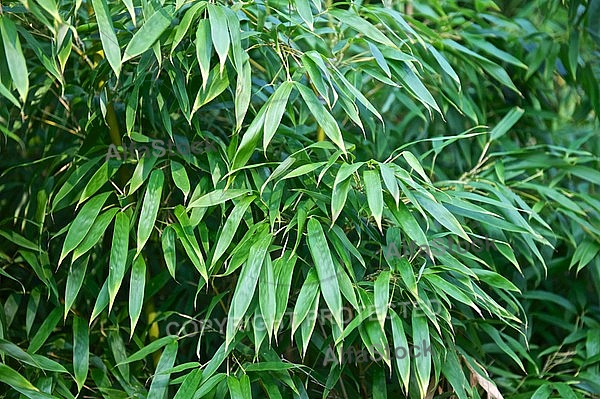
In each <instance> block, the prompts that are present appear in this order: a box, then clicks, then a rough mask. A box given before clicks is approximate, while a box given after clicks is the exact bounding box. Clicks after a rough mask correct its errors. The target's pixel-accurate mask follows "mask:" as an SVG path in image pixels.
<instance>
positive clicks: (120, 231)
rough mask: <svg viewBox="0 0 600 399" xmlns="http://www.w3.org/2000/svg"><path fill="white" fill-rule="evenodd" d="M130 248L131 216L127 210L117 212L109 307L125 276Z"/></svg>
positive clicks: (111, 252) (111, 258)
mask: <svg viewBox="0 0 600 399" xmlns="http://www.w3.org/2000/svg"><path fill="white" fill-rule="evenodd" d="M128 249H129V216H127V214H126V213H125V212H119V213H117V216H116V217H115V226H114V230H113V237H112V245H111V250H110V260H109V268H108V280H107V281H108V295H109V304H108V309H109V311H110V309H111V308H112V305H113V304H114V302H115V298H116V296H117V292H118V291H119V288H120V287H121V283H122V282H123V277H124V276H125V266H126V263H127V250H128Z"/></svg>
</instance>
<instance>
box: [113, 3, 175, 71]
mask: <svg viewBox="0 0 600 399" xmlns="http://www.w3.org/2000/svg"><path fill="white" fill-rule="evenodd" d="M173 12H174V9H173V7H172V6H168V7H164V8H162V7H161V8H158V9H157V10H156V11H155V12H154V13H153V14H152V15H151V16H150V18H148V20H147V21H145V22H144V24H143V25H142V27H141V28H140V29H139V30H138V31H137V32H135V34H134V35H133V37H132V38H131V40H130V41H129V44H128V45H127V48H126V49H125V53H124V54H123V61H122V62H125V61H127V60H130V59H131V58H133V57H137V56H138V55H140V54H142V53H144V52H145V51H146V50H148V49H149V48H150V47H151V46H152V45H153V44H154V42H156V41H157V40H158V38H159V37H160V35H162V33H163V32H164V31H165V30H166V29H167V28H168V27H169V25H171V21H172V20H173Z"/></svg>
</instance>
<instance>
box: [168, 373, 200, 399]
mask: <svg viewBox="0 0 600 399" xmlns="http://www.w3.org/2000/svg"><path fill="white" fill-rule="evenodd" d="M201 379H202V370H201V369H199V368H198V369H195V370H192V371H190V372H189V374H188V375H187V376H186V377H185V379H184V380H183V383H182V384H181V386H180V387H179V389H178V390H177V393H176V394H175V396H174V397H173V399H189V398H192V397H194V393H195V392H196V389H198V385H200V380H201Z"/></svg>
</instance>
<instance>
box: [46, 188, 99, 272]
mask: <svg viewBox="0 0 600 399" xmlns="http://www.w3.org/2000/svg"><path fill="white" fill-rule="evenodd" d="M110 194H111V193H110V192H107V193H103V194H99V195H96V196H95V197H94V198H92V199H90V200H89V201H88V202H87V203H86V204H85V205H84V206H83V207H82V208H81V210H80V211H79V213H78V214H77V216H76V217H75V219H74V220H73V222H72V223H71V228H70V229H69V231H68V232H67V237H66V238H65V242H64V243H63V247H62V251H61V253H60V258H59V260H58V264H59V265H60V264H61V263H62V261H63V259H64V258H65V257H66V256H67V255H68V254H69V252H71V251H72V250H74V249H75V248H76V247H77V246H78V245H79V244H80V243H81V242H82V241H83V239H84V238H85V236H86V234H87V233H88V232H89V231H90V229H91V227H92V225H93V224H94V221H95V220H96V218H97V217H98V214H99V213H100V209H102V206H104V203H105V202H106V200H107V199H108V197H109V196H110Z"/></svg>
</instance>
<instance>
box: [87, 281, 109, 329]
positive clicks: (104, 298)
mask: <svg viewBox="0 0 600 399" xmlns="http://www.w3.org/2000/svg"><path fill="white" fill-rule="evenodd" d="M107 306H108V280H106V281H105V282H104V284H102V288H100V292H99V293H98V298H96V303H95V304H94V309H92V315H91V316H90V322H89V324H90V325H91V324H92V322H93V321H94V319H95V318H96V317H98V315H99V314H100V312H102V311H103V310H104V309H105V308H106V307H107Z"/></svg>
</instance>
